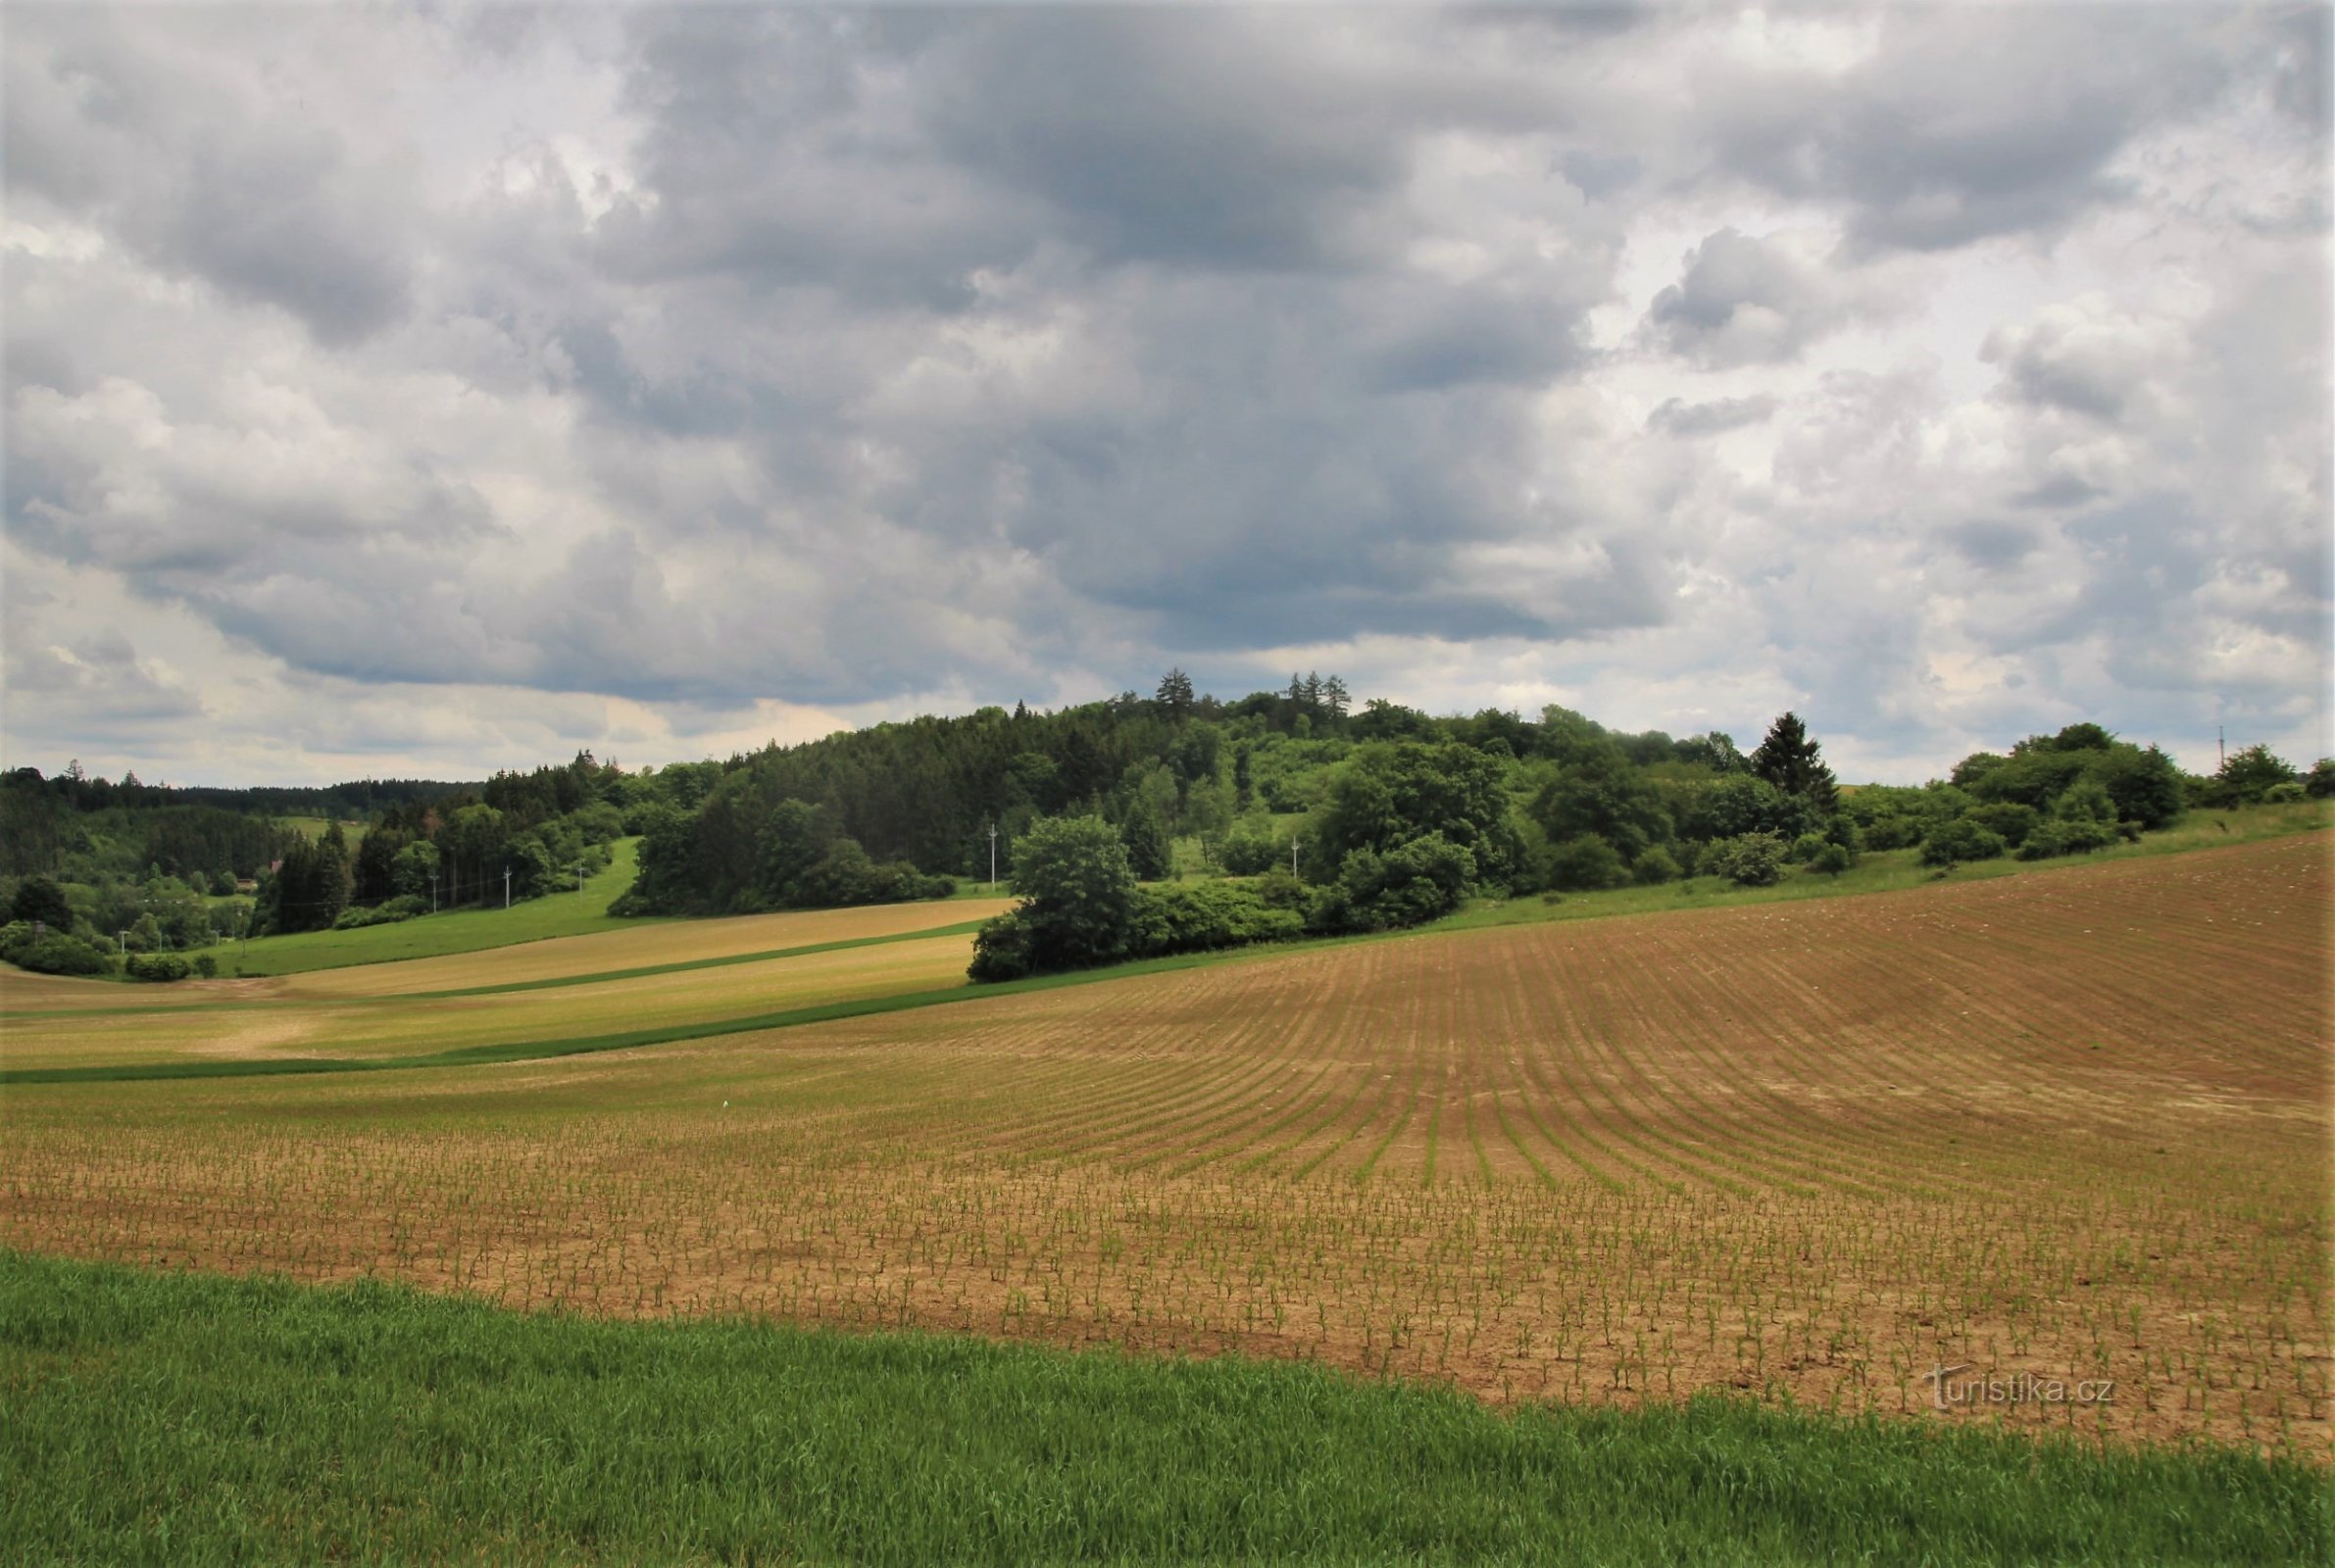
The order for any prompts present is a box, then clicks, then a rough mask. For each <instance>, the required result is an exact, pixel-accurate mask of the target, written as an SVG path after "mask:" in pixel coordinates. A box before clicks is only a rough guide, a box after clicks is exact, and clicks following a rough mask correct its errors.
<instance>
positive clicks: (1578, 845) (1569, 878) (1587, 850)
mask: <svg viewBox="0 0 2335 1568" xmlns="http://www.w3.org/2000/svg"><path fill="white" fill-rule="evenodd" d="M1647 853H1648V854H1652V853H1653V852H1652V851H1648V852H1647ZM1545 863H1546V865H1547V867H1548V876H1547V881H1548V884H1549V886H1551V887H1553V888H1556V889H1558V890H1559V891H1561V892H1565V893H1593V892H1596V891H1597V890H1598V889H1600V888H1617V887H1621V886H1623V885H1624V884H1626V883H1627V882H1628V881H1629V875H1630V872H1629V865H1628V863H1627V862H1626V861H1624V860H1623V859H1622V858H1621V852H1620V851H1618V850H1616V849H1615V848H1614V846H1613V845H1611V844H1608V843H1607V842H1606V841H1605V840H1604V839H1601V838H1599V837H1598V836H1597V835H1596V834H1594V833H1583V834H1580V835H1578V836H1577V837H1574V838H1569V839H1566V840H1565V842H1564V843H1562V844H1553V845H1551V846H1550V847H1549V850H1548V859H1547V861H1546V862H1545Z"/></svg>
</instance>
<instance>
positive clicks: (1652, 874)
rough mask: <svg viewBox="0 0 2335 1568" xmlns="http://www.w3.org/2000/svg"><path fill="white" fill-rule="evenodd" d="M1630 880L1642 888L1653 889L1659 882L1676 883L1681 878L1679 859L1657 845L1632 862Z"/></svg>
mask: <svg viewBox="0 0 2335 1568" xmlns="http://www.w3.org/2000/svg"><path fill="white" fill-rule="evenodd" d="M1629 874H1630V880H1631V881H1633V882H1636V883H1637V884H1638V885H1639V886H1640V887H1653V886H1654V885H1655V884H1656V883H1659V882H1675V881H1677V880H1678V877H1679V869H1678V861H1677V858H1675V857H1674V856H1672V855H1671V854H1670V852H1669V851H1668V850H1665V849H1664V848H1663V847H1662V846H1661V845H1659V844H1657V845H1655V846H1654V847H1653V848H1652V849H1650V850H1648V851H1647V852H1646V853H1645V854H1644V855H1641V856H1639V857H1638V858H1636V859H1635V860H1633V861H1631V862H1630V867H1629Z"/></svg>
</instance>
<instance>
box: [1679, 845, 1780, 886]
mask: <svg viewBox="0 0 2335 1568" xmlns="http://www.w3.org/2000/svg"><path fill="white" fill-rule="evenodd" d="M1784 858H1785V846H1784V841H1783V838H1782V836H1781V835H1779V834H1775V833H1764V832H1753V833H1738V834H1736V835H1735V836H1734V837H1733V838H1726V839H1718V840H1714V842H1713V843H1711V844H1710V845H1708V846H1706V847H1705V849H1704V851H1703V853H1702V855H1701V856H1700V857H1699V858H1697V859H1696V861H1695V870H1696V872H1697V874H1699V875H1703V876H1723V877H1725V878H1726V879H1727V880H1728V881H1730V882H1732V883H1734V884H1735V885H1736V886H1737V887H1743V888H1765V887H1773V886H1774V885H1775V884H1776V883H1778V882H1781V881H1782V880H1783V878H1784Z"/></svg>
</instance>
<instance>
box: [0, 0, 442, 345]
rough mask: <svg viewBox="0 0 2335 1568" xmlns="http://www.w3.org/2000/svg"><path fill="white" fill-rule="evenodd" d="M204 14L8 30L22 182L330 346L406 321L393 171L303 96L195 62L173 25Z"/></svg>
mask: <svg viewBox="0 0 2335 1568" xmlns="http://www.w3.org/2000/svg"><path fill="white" fill-rule="evenodd" d="M194 20H195V19H194V17H193V14H182V16H181V17H180V18H177V19H169V21H165V22H162V23H160V24H159V25H158V28H157V29H155V31H157V32H161V33H163V34H164V35H162V36H156V35H154V34H153V33H152V32H150V31H149V30H148V29H144V28H132V27H129V26H127V25H124V20H123V19H120V18H117V17H114V16H111V15H108V14H106V13H102V12H98V11H94V10H91V11H82V12H74V13H71V14H70V16H61V15H54V14H52V15H44V16H43V17H42V19H41V22H42V26H41V28H40V29H38V30H39V31H40V32H41V33H45V34H46V36H36V37H33V38H26V37H25V36H24V34H25V31H27V30H31V29H25V28H18V29H12V30H14V31H15V33H16V36H15V37H14V38H13V39H12V45H11V47H10V49H9V50H8V51H7V53H8V64H7V80H8V89H9V90H8V106H7V123H6V137H7V148H8V180H9V183H10V184H11V186H12V187H21V188H24V189H28V190H32V191H36V192H38V193H39V194H40V195H42V196H44V197H46V198H47V199H48V200H50V201H51V202H54V203H55V204H56V205H57V206H58V207H59V208H61V209H63V210H65V211H68V212H71V213H74V214H75V215H76V216H78V217H81V218H82V219H84V220H86V221H94V222H98V223H102V224H104V225H106V226H108V227H110V228H112V229H114V230H115V231H116V232H118V233H120V234H121V235H122V236H123V237H124V239H125V240H127V241H128V242H129V243H131V244H132V245H134V246H136V247H137V248H138V249H139V250H140V251H142V252H143V253H144V254H145V255H146V256H148V257H149V258H150V259H151V260H152V261H154V262H155V263H156V264H157V265H158V266H160V267H161V268H163V269H164V270H167V271H173V272H178V273H182V274H185V273H191V274H193V275H196V276H199V277H201V278H203V279H205V280H206V281H208V282H209V283H211V284H212V285H213V286H215V287H217V288H218V289H220V290H221V291H222V292H223V293H224V294H225V295H227V296H228V297H229V298H231V299H236V300H243V301H250V302H254V303H260V304H266V305H273V306H275V307H278V308H280V309H282V310H284V311H287V312H289V313H290V314H291V315H293V316H294V317H297V318H298V319H300V320H302V321H303V322H305V323H306V324H307V325H308V327H309V329H310V330H311V331H313V332H315V334H316V335H317V337H318V338H319V340H321V341H323V342H325V343H328V344H343V343H349V342H353V341H355V340H358V339H361V338H364V337H367V336H370V335H371V334H373V333H374V332H376V331H378V330H380V329H381V328H382V327H384V326H386V325H388V324H389V323H390V322H392V321H394V320H396V319H398V318H399V317H400V316H401V315H403V314H404V312H405V311H406V309H407V308H408V306H409V304H410V302H411V288H412V275H411V261H410V258H409V257H408V255H407V254H406V252H405V248H404V247H405V246H406V245H407V244H408V243H409V242H410V239H411V237H412V230H411V228H410V226H409V225H410V219H411V216H412V215H411V214H410V213H409V212H408V211H407V210H406V209H405V203H404V201H403V199H402V198H403V196H404V191H403V190H402V188H401V184H400V181H399V179H398V177H397V173H396V171H394V170H393V169H384V168H374V169H367V168H361V167H358V166H356V165H355V164H354V163H353V162H352V161H351V159H350V157H349V153H348V148H347V146H346V144H345V142H344V140H343V138H342V137H341V135H340V134H339V133H338V132H337V131H336V130H335V129H334V128H333V127H332V126H331V125H330V124H329V123H327V122H326V121H325V120H324V119H323V117H322V116H321V115H317V114H310V113H308V112H307V105H306V103H305V101H303V100H298V99H295V100H294V102H292V103H288V104H287V103H282V102H276V103H273V104H262V105H255V104H253V102H252V101H251V99H250V98H249V97H248V96H247V95H246V94H244V93H242V92H240V91H239V90H238V89H239V88H240V87H242V86H243V85H244V83H241V82H238V81H237V80H235V79H234V77H233V76H232V74H230V73H222V72H206V71H202V70H199V69H198V70H192V71H190V70H187V69H185V63H186V62H185V56H184V53H183V51H181V50H178V49H174V48H173V47H171V45H172V43H173V42H175V41H176V40H174V39H172V38H170V37H168V36H167V32H168V30H169V26H170V24H171V22H177V21H185V22H189V23H191V22H193V21H194ZM320 90H321V89H320ZM319 107H320V109H321V108H323V106H322V105H320V106H319Z"/></svg>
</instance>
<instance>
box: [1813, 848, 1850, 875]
mask: <svg viewBox="0 0 2335 1568" xmlns="http://www.w3.org/2000/svg"><path fill="white" fill-rule="evenodd" d="M1856 863H1857V858H1856V857H1855V856H1854V855H1851V854H1850V853H1849V847H1848V846H1847V845H1846V844H1833V843H1829V842H1827V843H1826V844H1825V845H1824V847H1823V848H1822V849H1820V850H1818V851H1816V853H1815V854H1813V855H1812V856H1810V857H1809V858H1808V868H1809V869H1810V870H1811V871H1820V872H1822V873H1823V874H1824V875H1826V876H1838V875H1840V874H1841V873H1842V872H1843V871H1846V870H1847V869H1848V868H1849V867H1850V866H1852V865H1854V864H1856Z"/></svg>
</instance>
